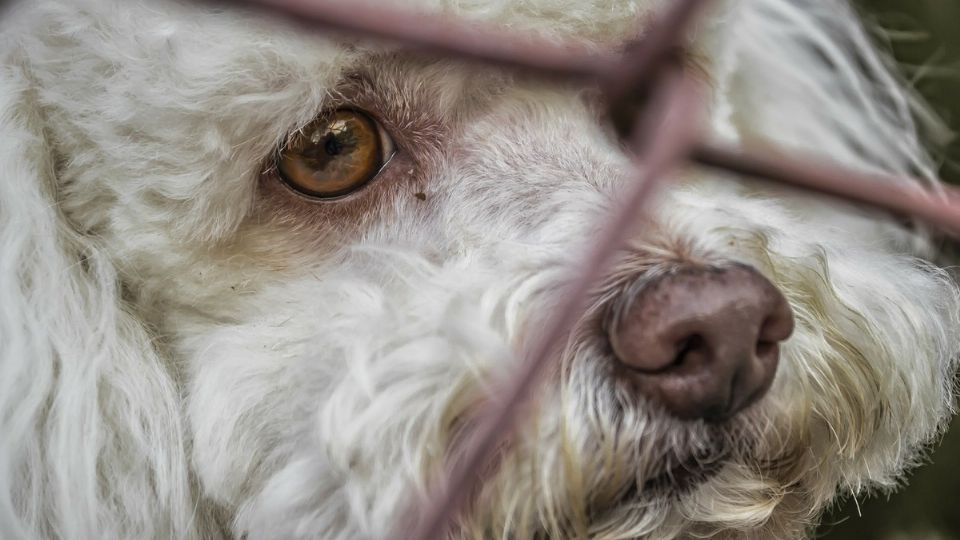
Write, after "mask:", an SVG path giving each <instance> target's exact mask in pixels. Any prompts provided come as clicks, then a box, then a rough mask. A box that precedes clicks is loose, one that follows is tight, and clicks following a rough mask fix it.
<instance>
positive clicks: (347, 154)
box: [0, 0, 960, 539]
mask: <svg viewBox="0 0 960 540" xmlns="http://www.w3.org/2000/svg"><path fill="white" fill-rule="evenodd" d="M656 4H657V2H655V1H654V0H650V1H646V0H525V1H511V0H490V1H482V0H423V1H421V2H419V3H418V4H417V5H416V6H412V5H410V4H409V3H403V4H402V5H403V6H404V7H406V8H409V9H420V10H442V11H443V12H444V13H449V14H451V15H455V16H459V17H466V18H473V19H477V20H482V21H486V22H491V23H495V24H498V25H501V26H504V27H509V28H511V29H513V30H516V31H518V32H534V33H538V34H541V35H544V36H548V37H556V38H558V39H578V40H581V42H584V43H588V44H595V45H596V46H597V47H599V48H608V49H611V50H612V49H615V48H616V47H618V46H619V45H620V44H622V43H623V42H624V41H625V40H627V39H630V38H633V37H635V36H636V35H637V33H638V32H641V33H642V31H643V30H642V25H643V21H649V20H650V15H651V14H652V12H653V10H654V9H657V8H658V6H657V5H656ZM856 21H857V19H856V17H855V16H854V15H853V13H852V11H851V10H850V9H849V8H848V7H846V6H843V5H839V3H835V2H820V1H818V0H806V1H804V0H737V1H728V2H723V3H718V4H715V5H714V6H713V7H712V9H711V12H710V13H709V15H708V17H707V18H706V19H705V21H704V22H703V23H702V24H700V26H699V27H698V28H697V29H696V31H695V32H694V35H693V36H692V37H693V39H694V43H695V54H694V55H693V56H694V57H695V58H693V59H692V60H691V61H692V62H694V63H696V64H697V65H698V66H699V67H700V68H701V70H700V71H702V72H703V73H704V74H705V75H706V78H707V79H708V80H709V85H710V89H711V92H712V94H711V96H710V97H711V102H710V128H711V133H712V134H713V136H715V137H721V138H724V139H725V140H728V141H730V142H734V143H737V144H742V145H746V146H750V145H757V144H760V143H761V142H763V141H772V142H775V143H776V144H777V145H779V146H780V147H782V148H786V149H789V150H790V151H802V152H807V153H808V154H811V155H820V156H825V157H826V158H828V159H830V160H833V161H839V162H842V163H845V164H847V165H848V166H852V167H858V168H860V169H864V170H883V171H887V172H890V173H894V174H897V175H905V176H906V175H910V176H914V177H920V178H923V179H924V181H928V182H929V183H930V185H935V175H934V173H933V167H932V165H931V161H930V159H929V158H928V157H927V155H926V154H925V153H924V151H923V149H922V147H921V145H920V143H919V142H918V138H917V136H916V134H915V132H916V129H915V126H914V123H913V120H912V117H913V115H912V114H911V108H912V107H913V103H914V101H913V100H912V98H911V97H910V95H909V94H908V93H907V92H906V91H904V90H903V89H902V87H901V85H900V84H898V82H897V81H896V80H895V79H894V78H893V77H892V76H891V75H890V72H889V71H888V69H887V66H886V64H885V63H884V62H883V61H881V60H880V58H879V56H878V55H877V54H876V52H874V51H873V50H872V48H871V46H870V45H869V43H868V40H867V38H866V37H865V34H864V32H863V30H862V29H861V27H860V26H858V23H857V22H856ZM0 24H2V30H0V36H2V38H0V39H2V45H0V53H2V61H0V137H2V144H0V174H2V176H0V537H2V538H6V539H15V538H71V539H78V538H81V539H82V538H219V537H232V538H251V539H253V538H342V539H348V538H350V539H352V538H394V537H397V536H398V535H399V534H400V532H401V531H398V530H397V529H396V528H395V527H396V525H397V524H398V523H402V522H403V520H402V518H403V517H405V516H404V514H405V513H406V512H408V511H409V510H410V509H411V508H412V507H413V504H414V503H415V502H416V501H417V500H418V498H419V497H422V496H423V495H424V494H425V493H426V492H427V490H428V487H429V486H430V485H431V482H432V481H433V480H434V479H435V474H436V471H437V470H438V467H439V466H440V465H441V464H443V463H449V460H450V459H452V458H453V457H454V456H453V453H455V452H456V450H455V449H456V448H459V446H458V445H457V441H458V440H459V438H460V437H462V435H463V434H464V433H465V430H467V429H468V428H469V426H470V425H471V424H472V422H473V421H474V420H475V419H476V412H477V410H478V409H479V408H480V407H481V406H482V405H483V403H484V401H485V400H486V399H487V398H488V397H489V395H490V390H491V389H492V388H493V387H494V386H495V384H496V383H497V381H499V380H501V379H502V378H503V377H505V376H507V375H508V374H509V373H511V372H512V369H513V368H514V367H515V366H516V365H517V362H518V360H517V359H518V358H520V357H521V354H520V353H521V351H522V350H523V347H524V346H525V344H526V343H529V339H530V336H531V335H535V334H536V332H537V331H538V328H539V326H538V325H539V324H541V323H542V322H543V321H544V319H545V316H544V315H545V314H546V313H548V312H549V310H550V309H551V306H552V305H553V304H554V303H555V302H556V301H557V298H558V297H559V295H561V294H563V291H564V289H565V287H566V286H567V285H568V284H569V277H570V270H571V269H572V268H574V267H575V263H576V261H577V257H579V256H580V254H581V253H583V252H584V249H583V248H584V247H585V246H586V245H587V244H588V243H589V241H590V239H591V236H592V234H593V229H592V228H593V227H595V226H596V225H595V224H596V223H597V222H598V221H597V220H598V218H600V217H601V216H603V215H604V214H605V213H607V211H608V209H609V208H610V207H611V204H612V201H613V200H615V198H616V197H618V194H619V193H621V192H622V190H623V188H624V186H625V184H626V183H627V182H629V181H631V179H632V178H633V175H632V172H631V171H632V166H631V164H630V163H629V162H628V160H627V158H625V157H624V156H623V155H622V153H621V152H620V151H619V150H618V148H617V143H616V142H615V141H614V140H612V139H611V137H610V136H609V134H608V133H607V131H605V130H604V128H603V127H602V124H600V123H598V122H597V112H596V111H597V107H596V104H595V103H594V102H593V101H592V99H593V98H592V97H591V96H589V95H588V94H589V93H586V92H578V91H576V89H571V88H566V87H556V86H551V85H548V84H546V83H543V82H541V81H537V80H535V79H532V78H525V77H523V76H521V75H518V74H515V73H508V72H505V71H501V70H496V69H492V68H482V67H478V66H477V65H469V64H464V63H460V62H457V61H453V60H448V59H436V58H424V57H420V56H416V55H412V54H409V53H401V52H398V51H397V50H395V49H390V48H388V47H387V46H385V45H378V44H370V43H366V42H364V41H361V40H355V39H353V38H352V37H346V36H341V35H337V36H333V35H318V34H309V33H306V34H304V33H299V32H297V31H295V30H293V29H291V28H288V27H286V26H284V25H282V24H279V23H277V22H275V21H267V20H263V19H262V18H260V17H258V16H256V15H255V14H252V13H243V12H238V11H235V10H230V9H213V8H210V7H198V6H196V5H192V4H190V3H169V2H166V1H163V0H99V1H97V0H36V1H32V2H25V3H23V4H15V5H13V6H12V7H8V8H7V9H6V10H5V11H4V13H3V20H2V23H0ZM927 244H928V242H926V241H925V240H924V238H923V235H922V234H921V233H918V232H916V231H914V230H911V229H909V228H908V227H904V226H903V225H902V224H901V223H899V222H898V221H896V220H895V219H893V218H891V217H890V216H887V215H885V214H883V213H881V212H874V211H867V210H863V209H858V208H855V207H853V206H850V205H845V204H841V203H837V202H833V201H825V200H821V199H817V198H813V197H810V196H807V195H804V194H802V193H799V192H795V191H790V190H784V189H779V188H777V189H775V188H771V187H767V186H766V185H764V184H761V183H757V182H753V181H749V180H742V181H733V180H732V179H729V178H719V177H718V175H716V174H714V173H710V172H704V171H700V170H690V171H689V172H688V173H685V177H684V178H683V179H682V181H681V182H679V183H677V184H676V185H675V187H674V188H673V189H671V190H670V191H669V192H668V193H666V194H664V195H663V196H662V197H661V198H660V199H659V200H658V202H657V203H656V212H655V216H654V218H653V219H652V220H651V222H650V223H648V224H646V225H645V226H644V227H643V229H642V230H641V231H639V232H638V234H637V235H636V236H635V238H634V239H633V241H632V242H631V243H630V245H629V246H628V247H627V248H625V249H624V251H623V254H622V255H623V257H622V259H621V260H620V262H619V263H618V264H617V266H616V268H615V269H614V270H613V271H612V272H611V274H610V275H609V277H608V279H607V281H606V284H605V285H604V287H603V288H602V290H600V291H598V292H597V294H596V296H595V298H594V302H593V307H592V309H591V310H590V311H589V313H588V314H587V315H586V316H585V317H584V318H583V320H582V321H581V323H580V324H579V325H578V327H577V329H576V331H575V332H574V333H573V335H571V336H570V338H569V341H568V343H565V344H564V343H558V344H557V348H556V359H555V365H556V366H558V369H557V370H556V372H555V374H554V376H553V377H552V379H551V381H550V382H549V384H548V385H547V386H546V387H545V388H544V389H543V391H542V392H541V394H540V396H539V399H538V402H537V403H538V405H537V408H536V410H535V411H534V413H533V415H532V417H531V418H530V421H529V422H527V423H525V424H524V425H523V427H522V429H521V431H520V433H519V434H518V436H517V438H516V439H515V440H514V441H513V444H512V445H511V446H510V447H509V448H504V449H503V452H502V457H501V460H500V463H499V466H498V468H497V470H496V472H494V473H492V475H491V476H490V477H489V478H488V479H487V480H486V481H485V483H484V485H483V488H482V491H481V493H478V494H477V497H476V498H475V500H474V502H473V503H472V505H471V508H470V511H469V512H468V513H466V514H465V515H464V516H463V517H462V519H461V520H460V521H459V522H458V523H457V525H456V528H455V530H454V533H453V536H454V537H456V538H547V537H549V538H574V537H576V538H586V537H590V538H605V539H612V538H635V537H645V538H676V537H688V536H696V537H700V536H711V535H715V536H720V537H750V538H794V537H802V536H804V535H805V534H807V533H809V532H810V530H811V527H812V525H814V524H815V523H816V521H817V519H818V517H819V515H820V514H821V512H822V511H823V509H824V508H825V507H826V506H828V505H829V504H830V503H831V502H832V501H834V500H835V499H836V497H837V496H838V495H843V494H853V495H859V494H863V493H866V492H869V491H870V490H875V489H884V488H890V487H894V486H895V485H896V483H897V479H898V478H899V476H900V475H901V474H902V472H903V471H904V470H905V468H908V467H910V466H911V465H913V464H915V463H916V461H917V458H918V456H919V455H920V452H921V451H922V449H923V446H924V444H925V443H927V442H928V441H930V440H931V438H933V437H936V436H937V435H938V434H939V433H940V432H941V430H942V429H943V427H944V424H945V422H946V420H947V418H948V417H949V415H950V413H951V410H952V404H953V394H952V385H953V376H954V369H955V365H954V361H955V358H956V356H957V354H958V346H960V335H958V329H960V321H958V314H960V301H958V291H957V287H956V284H955V283H953V282H952V281H951V279H950V278H949V277H948V276H947V275H946V274H945V273H944V272H943V271H941V270H939V269H937V268H935V267H934V266H932V265H930V264H928V263H925V262H923V261H922V259H921V257H929V256H930V255H931V253H930V250H929V249H928V247H926V246H927ZM788 306H789V307H788ZM791 331H792V335H791V336H790V337H789V339H786V340H785V341H784V339H785V338H786V337H787V336H788V335H790V334H791ZM781 342H782V344H781ZM778 356H779V362H778Z"/></svg>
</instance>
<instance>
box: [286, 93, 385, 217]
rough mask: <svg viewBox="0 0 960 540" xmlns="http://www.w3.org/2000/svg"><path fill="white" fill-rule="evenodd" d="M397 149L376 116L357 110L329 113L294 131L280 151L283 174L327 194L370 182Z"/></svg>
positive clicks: (296, 185)
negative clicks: (374, 117) (394, 149)
mask: <svg viewBox="0 0 960 540" xmlns="http://www.w3.org/2000/svg"><path fill="white" fill-rule="evenodd" d="M392 155H393V141H392V140H391V139H390V136H389V135H388V134H387V133H386V131H384V129H383V128H382V127H381V126H380V124H379V123H377V121H376V120H374V119H373V118H371V117H370V116H369V115H367V114H365V113H363V112H360V111H357V110H353V109H339V110H336V111H333V112H331V113H329V114H324V115H322V116H320V117H319V118H317V119H316V120H314V121H313V122H311V123H310V124H308V125H307V126H306V127H304V128H303V129H301V130H300V131H298V132H297V133H295V134H294V135H292V136H291V137H290V139H289V140H288V141H287V143H286V144H285V145H284V146H283V148H282V149H281V150H280V153H279V155H278V157H277V170H278V171H279V173H280V176H281V178H283V180H284V181H285V182H286V183H287V184H289V185H290V186H291V187H292V188H293V189H295V190H297V191H299V192H301V193H303V194H304V195H308V196H310V197H316V198H321V199H328V198H333V197H340V196H343V195H346V194H348V193H350V192H352V191H354V190H356V189H357V188H359V187H360V186H362V185H364V184H366V183H367V182H368V181H370V180H371V179H372V178H373V177H375V176H377V173H379V172H380V170H381V169H382V168H383V166H384V164H386V162H387V161H388V160H389V159H390V157H391V156H392Z"/></svg>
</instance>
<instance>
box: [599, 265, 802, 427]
mask: <svg viewBox="0 0 960 540" xmlns="http://www.w3.org/2000/svg"><path fill="white" fill-rule="evenodd" d="M792 331H793V315H792V313H791V311H790V307H789V304H788V303H787V300H786V299H785V298H784V296H783V294H781V293H780V291H779V290H777V288H776V287H775V286H774V285H773V284H772V283H770V281H768V280H767V279H766V278H764V277H763V276H762V275H760V273H759V272H757V271H756V270H754V269H753V268H750V267H748V266H744V265H735V266H729V267H724V268H708V267H693V266H690V267H684V268H681V269H679V270H678V271H676V272H673V273H671V274H668V275H666V276H663V277H661V278H659V279H657V280H656V281H654V282H652V283H650V284H649V285H647V286H646V287H645V288H644V289H643V291H642V292H641V293H640V294H639V295H638V296H637V297H636V298H635V299H634V301H633V302H631V303H630V304H629V305H627V306H626V308H625V309H624V310H623V311H622V313H621V314H620V316H619V317H616V318H615V320H614V321H613V324H612V325H611V327H610V328H608V334H609V339H610V344H611V346H612V348H613V351H614V354H615V355H616V357H617V359H618V360H619V362H620V364H622V366H624V367H626V368H627V369H622V370H618V371H620V372H622V373H624V374H625V376H627V377H630V379H631V380H632V381H633V382H634V383H635V385H636V386H637V387H638V388H639V389H640V391H641V392H642V393H643V394H644V395H645V396H646V397H647V398H648V399H651V400H653V401H656V402H658V403H660V404H661V405H663V406H664V407H665V408H666V409H667V410H668V411H669V412H670V413H671V414H673V415H674V416H676V417H678V418H682V419H704V420H708V421H721V420H725V419H727V418H729V417H731V416H732V415H734V414H735V413H737V412H738V411H740V410H742V409H743V408H745V407H747V406H748V405H750V404H751V403H753V402H754V401H756V400H757V399H758V398H760V397H761V396H762V395H763V394H764V393H765V392H766V391H767V389H768V388H769V387H770V385H771V383H772V382H773V378H774V374H775V373H776V368H777V362H778V359H779V354H780V351H779V343H780V342H781V341H783V340H785V339H786V338H787V337H789V336H790V334H791V332H792Z"/></svg>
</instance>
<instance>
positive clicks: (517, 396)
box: [222, 0, 960, 540]
mask: <svg viewBox="0 0 960 540" xmlns="http://www.w3.org/2000/svg"><path fill="white" fill-rule="evenodd" d="M222 2H223V3H226V4H230V5H240V6H243V7H247V8H252V9H255V10H260V11H262V12H264V13H265V14H267V15H270V16H273V17H278V18H281V19H284V20H287V21H289V22H291V23H292V24H294V25H296V26H298V27H301V28H303V29H305V30H307V31H315V30H323V31H331V30H332V31H337V32H347V33H355V34H359V35H362V36H364V37H368V38H375V39H380V40H385V41H389V42H393V43H397V44H399V45H401V46H405V47H407V48H409V49H411V50H414V51H417V52H422V53H428V54H431V55H447V56H456V57H459V58H461V59H464V60H470V61H476V62H483V63H487V64H494V65H498V66H501V67H504V68H507V69H514V70H523V71H524V72H526V73H533V74H538V75H540V76H543V77H545V78H548V79H553V80H556V81H557V82H564V83H566V84H569V83H570V82H576V83H579V84H582V85H585V86H590V87H593V88H598V89H599V90H600V91H601V92H602V94H603V96H604V98H605V103H606V112H607V119H608V121H610V122H611V123H612V125H613V126H614V127H615V128H616V131H617V133H618V135H619V136H620V137H621V138H622V139H623V141H624V142H625V143H626V144H625V146H626V148H628V149H629V150H630V151H631V158H632V159H633V160H634V162H635V163H636V164H637V172H636V175H635V176H636V180H635V181H634V182H633V183H631V184H630V185H629V186H627V188H626V193H625V194H624V196H623V197H622V198H620V201H622V202H621V203H620V204H619V205H618V206H616V207H614V208H612V209H611V210H610V212H609V215H608V216H606V218H605V219H606V221H605V223H603V224H601V225H602V227H600V228H599V230H601V231H602V234H601V235H600V237H599V238H598V239H597V240H596V241H595V242H593V243H592V248H591V249H590V251H589V252H588V253H586V254H584V257H583V258H582V263H581V265H580V268H579V270H578V271H577V272H576V273H575V275H574V276H572V281H571V283H572V285H571V287H570V288H569V291H570V292H569V294H567V295H566V296H565V297H564V299H563V300H562V302H561V303H560V305H559V306H558V307H557V309H555V310H554V311H553V313H552V314H551V315H550V316H549V319H548V320H547V321H545V323H546V324H545V325H544V328H545V330H544V331H543V332H542V334H540V336H539V337H538V339H537V340H536V342H535V343H534V344H533V346H532V347H531V348H530V349H529V353H528V354H526V355H525V358H523V361H522V362H521V364H520V366H519V368H518V369H517V370H516V373H514V374H513V376H512V377H511V378H510V379H509V380H508V381H507V382H506V383H505V384H504V387H503V388H500V389H498V391H496V392H494V393H492V397H491V399H490V400H489V401H488V402H487V404H486V406H485V408H484V409H483V410H482V411H481V412H480V413H479V417H478V421H477V422H476V424H475V427H474V429H473V431H472V433H471V434H470V435H469V436H467V437H465V438H464V441H465V443H464V447H463V448H462V452H460V453H459V454H458V455H460V456H461V457H460V458H459V459H458V460H456V462H455V463H453V464H450V465H449V466H448V467H447V468H446V469H445V470H443V471H440V472H439V473H438V476H439V477H440V481H438V482H437V483H436V484H435V485H434V486H433V491H432V493H431V494H430V495H429V497H428V498H427V499H426V500H425V501H423V502H422V503H420V504H418V505H417V507H416V508H413V509H412V511H411V512H410V513H409V514H407V515H409V516H412V517H411V518H410V519H411V521H410V522H406V523H398V524H397V525H398V526H397V529H396V531H398V534H397V535H395V536H402V537H405V538H409V539H415V540H427V539H434V538H441V537H444V536H445V534H446V532H447V531H448V528H449V527H450V525H451V524H452V522H453V520H455V519H456V517H457V516H458V514H459V512H461V511H463V509H464V507H465V506H466V505H467V502H468V500H469V497H470V495H471V494H473V493H476V491H477V488H478V487H479V485H480V483H481V482H482V481H483V475H482V474H480V473H479V472H478V471H488V470H491V467H492V466H494V465H495V463H494V461H495V457H496V455H497V453H498V449H500V448H501V447H502V445H504V444H506V443H507V442H508V441H509V438H510V436H511V434H512V433H513V431H514V428H516V427H517V425H518V423H519V422H521V421H522V419H523V413H524V411H525V410H526V407H524V404H525V403H527V402H528V400H529V399H530V397H531V394H532V393H533V392H534V391H535V389H536V388H537V384H538V382H540V381H541V380H542V378H543V374H544V373H545V371H546V368H547V367H548V363H549V359H550V354H549V353H550V351H551V347H552V344H553V343H556V342H558V341H560V340H562V338H563V337H564V336H565V335H567V334H568V332H569V331H570V329H571V328H572V327H573V325H574V324H575V323H576V321H577V320H578V319H579V318H580V316H581V315H582V314H583V312H584V310H585V308H586V304H587V301H588V298H589V294H590V291H591V290H592V288H593V287H594V285H596V284H597V283H598V282H599V281H600V279H601V278H602V276H603V275H604V272H605V270H606V269H607V268H608V266H609V264H610V263H611V262H612V260H613V258H614V256H615V253H616V252H617V250H618V248H619V247H620V246H621V245H622V243H623V242H624V240H625V238H624V237H625V236H626V234H627V231H635V230H636V228H635V227H634V225H636V224H637V223H638V222H640V221H641V220H642V219H643V216H644V214H645V211H646V202H647V201H649V200H650V198H651V197H652V196H653V195H654V194H655V193H656V192H657V191H658V190H659V189H660V188H661V187H662V184H663V183H664V179H665V178H667V177H668V176H669V173H670V172H672V171H674V170H676V169H677V168H679V167H682V166H687V165H690V164H692V165H695V166H700V167H707V168H712V169H719V170H723V171H726V172H729V173H734V174H737V175H741V176H749V177H753V178H757V179H761V180H765V181H768V182H773V183H778V184H785V185H789V186H794V187H797V188H801V189H805V190H808V191H811V192H816V193H820V194H824V195H829V196H833V197H837V198H840V199H844V200H847V201H851V202H855V203H860V204H864V205H868V206H872V207H875V208H879V209H884V210H887V211H890V212H893V213H895V214H898V215H902V216H910V217H913V218H915V219H918V220H920V221H923V222H925V223H927V224H928V225H930V226H933V227H935V228H938V229H939V230H941V231H942V232H943V233H945V234H947V235H950V236H953V237H954V238H960V192H958V191H957V190H956V189H954V188H949V187H942V188H937V190H936V191H931V190H928V189H925V188H923V187H921V186H922V185H923V184H922V183H921V182H916V181H909V180H907V179H898V178H889V177H884V176H883V175H876V174H864V173H861V172H858V171H852V170H848V169H845V168H842V167H839V166H837V165H835V164H828V163H822V162H821V163H818V162H817V161H816V160H814V159H809V158H808V157H803V156H790V155H788V154H785V153H780V152H763V153H760V152H757V151H751V150H747V149H740V148H736V147H732V146H725V145H723V144H719V143H713V142H706V141H705V139H704V137H703V133H702V130H701V126H702V124H703V122H702V120H703V119H704V115H705V112H704V96H703V91H702V88H701V87H700V86H699V84H698V83H697V81H696V80H695V79H694V78H693V77H691V76H689V75H688V74H686V73H685V72H684V69H683V66H682V61H681V59H682V58H683V56H684V49H685V45H686V44H685V42H684V37H685V36H686V30H687V29H688V28H689V26H690V24H691V23H692V22H693V21H694V20H695V18H696V16H697V14H698V13H699V12H700V11H702V9H703V7H704V5H705V4H707V0H675V1H674V2H672V3H671V4H670V7H669V8H668V9H666V10H665V11H664V12H663V13H661V14H660V15H659V19H658V20H656V21H654V22H652V23H651V24H649V25H648V26H647V28H648V33H647V34H646V35H645V37H643V38H642V40H641V41H639V42H637V43H633V44H631V45H630V46H628V47H626V48H625V51H626V52H623V53H622V54H613V53H598V52H596V51H595V50H593V49H589V48H586V47H584V46H581V45H578V44H572V43H557V42H555V41H546V40H543V39H539V38H535V37H529V36H521V35H518V34H515V33H510V32H504V31H502V30H500V29H497V28H492V27H489V26H484V25H481V24H477V23H474V22H468V21H455V20H450V19H449V18H441V17H439V16H430V15H425V14H421V13H413V12H409V11H404V10H400V9H397V8H388V7H384V6H374V5H371V4H365V3H356V2H349V3H348V2H345V1H343V0H337V1H325V0H222ZM399 531H403V532H399Z"/></svg>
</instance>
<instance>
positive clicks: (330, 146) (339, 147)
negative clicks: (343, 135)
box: [323, 133, 344, 156]
mask: <svg viewBox="0 0 960 540" xmlns="http://www.w3.org/2000/svg"><path fill="white" fill-rule="evenodd" d="M343 146H344V145H343V143H342V142H340V139H339V138H338V137H337V135H336V133H331V134H329V135H327V142H326V143H324V145H323V149H324V150H326V151H327V154H328V155H331V156H339V155H340V153H341V152H343Z"/></svg>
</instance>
